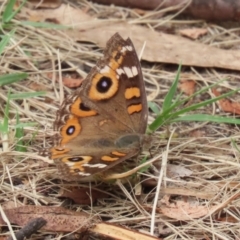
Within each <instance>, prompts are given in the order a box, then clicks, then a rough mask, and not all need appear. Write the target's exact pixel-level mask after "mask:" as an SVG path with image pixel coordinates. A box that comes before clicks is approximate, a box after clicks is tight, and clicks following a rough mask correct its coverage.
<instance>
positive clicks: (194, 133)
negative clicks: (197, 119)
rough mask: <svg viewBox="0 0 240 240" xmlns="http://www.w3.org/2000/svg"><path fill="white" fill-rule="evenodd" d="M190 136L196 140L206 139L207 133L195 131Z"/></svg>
mask: <svg viewBox="0 0 240 240" xmlns="http://www.w3.org/2000/svg"><path fill="white" fill-rule="evenodd" d="M189 136H190V137H195V138H200V137H205V136H206V132H205V131H201V130H194V131H191V132H190V134H189Z"/></svg>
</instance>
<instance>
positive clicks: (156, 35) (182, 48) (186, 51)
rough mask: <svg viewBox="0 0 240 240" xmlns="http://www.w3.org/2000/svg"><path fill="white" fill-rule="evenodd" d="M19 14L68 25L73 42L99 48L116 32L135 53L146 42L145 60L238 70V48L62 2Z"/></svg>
mask: <svg viewBox="0 0 240 240" xmlns="http://www.w3.org/2000/svg"><path fill="white" fill-rule="evenodd" d="M21 13H22V15H25V17H26V16H28V17H29V18H35V19H38V21H47V20H51V21H54V22H59V23H60V24H63V25H69V26H71V27H73V29H67V30H65V34H66V35H67V36H68V37H69V38H71V39H73V40H75V41H89V42H93V43H95V44H97V45H98V46H100V47H105V45H106V42H107V40H108V39H109V38H110V37H111V36H112V35H113V34H114V33H116V32H118V33H119V34H120V35H121V36H122V37H123V38H127V37H130V38H131V39H132V41H133V43H134V46H135V48H136V50H137V52H140V51H141V49H142V46H143V45H144V42H146V47H145V49H144V52H143V55H142V59H143V60H147V61H149V62H164V63H174V64H179V63H182V65H188V66H199V67H218V68H226V69H233V70H240V64H239V59H240V52H239V51H235V50H222V49H218V48H214V47H211V46H208V45H205V44H202V43H197V42H194V41H191V40H188V39H186V38H183V37H179V36H174V35H170V34H165V33H163V32H155V31H152V30H151V29H148V28H145V27H142V26H137V25H134V24H128V23H127V22H123V21H122V20H119V22H116V20H115V19H114V21H112V22H111V20H109V21H106V20H105V19H96V18H94V17H91V16H90V15H87V14H86V13H84V12H83V11H82V10H81V9H77V8H72V7H71V6H70V5H65V4H62V5H61V6H60V7H59V8H56V9H51V10H41V11H39V10H31V9H26V8H24V9H22V11H21ZM86 23H87V24H86ZM51 31H53V30H51ZM55 34H57V32H55ZM96 36H98V37H97V38H96Z"/></svg>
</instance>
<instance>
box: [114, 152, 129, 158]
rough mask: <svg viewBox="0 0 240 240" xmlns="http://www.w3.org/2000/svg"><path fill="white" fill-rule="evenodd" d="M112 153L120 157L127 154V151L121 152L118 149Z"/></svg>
mask: <svg viewBox="0 0 240 240" xmlns="http://www.w3.org/2000/svg"><path fill="white" fill-rule="evenodd" d="M112 154H113V155H115V156H119V157H124V156H126V153H121V152H117V151H114V152H112Z"/></svg>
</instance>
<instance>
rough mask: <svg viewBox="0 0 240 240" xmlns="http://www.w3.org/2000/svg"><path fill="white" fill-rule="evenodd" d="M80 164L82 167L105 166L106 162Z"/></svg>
mask: <svg viewBox="0 0 240 240" xmlns="http://www.w3.org/2000/svg"><path fill="white" fill-rule="evenodd" d="M82 166H83V167H89V168H105V167H106V166H107V165H106V164H102V163H97V164H88V163H84V164H83V165H82Z"/></svg>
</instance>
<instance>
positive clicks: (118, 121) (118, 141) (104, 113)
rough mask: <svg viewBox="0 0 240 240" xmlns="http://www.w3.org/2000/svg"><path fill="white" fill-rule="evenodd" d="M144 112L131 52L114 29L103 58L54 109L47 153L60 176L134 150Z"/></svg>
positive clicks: (80, 173)
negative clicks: (51, 139) (51, 144)
mask: <svg viewBox="0 0 240 240" xmlns="http://www.w3.org/2000/svg"><path fill="white" fill-rule="evenodd" d="M147 112H148V111H147V100H146V93H145V87H144V81H143V76H142V71H141V66H140V62H139V60H138V57H137V54H136V51H135V49H134V46H133V44H132V41H131V40H130V39H127V40H123V39H122V38H121V37H120V35H119V34H118V33H116V34H115V35H113V36H112V37H111V39H110V40H109V41H108V43H107V46H106V50H105V52H104V58H103V59H101V60H99V61H98V63H97V65H96V66H95V67H93V68H92V69H91V71H90V73H89V74H88V76H87V78H86V79H85V80H84V81H83V84H82V86H81V88H80V89H78V90H76V91H75V92H74V93H73V94H71V95H70V96H68V97H67V98H66V99H65V100H64V102H63V104H62V106H61V107H60V109H59V111H58V112H57V117H56V120H55V123H54V130H55V131H56V132H57V136H56V137H55V146H54V147H52V148H51V149H50V154H51V158H52V159H54V160H56V163H57V164H58V166H60V170H61V172H62V174H63V176H64V177H65V178H68V177H67V176H69V178H71V179H72V178H75V179H78V178H81V177H87V176H91V175H93V174H96V173H99V172H101V171H105V170H107V169H108V168H111V167H113V166H114V165H116V164H118V163H120V162H122V161H124V160H126V159H128V158H130V157H132V156H134V155H136V154H137V153H139V151H140V149H141V142H142V136H143V135H144V134H145V131H146V126H147Z"/></svg>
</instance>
